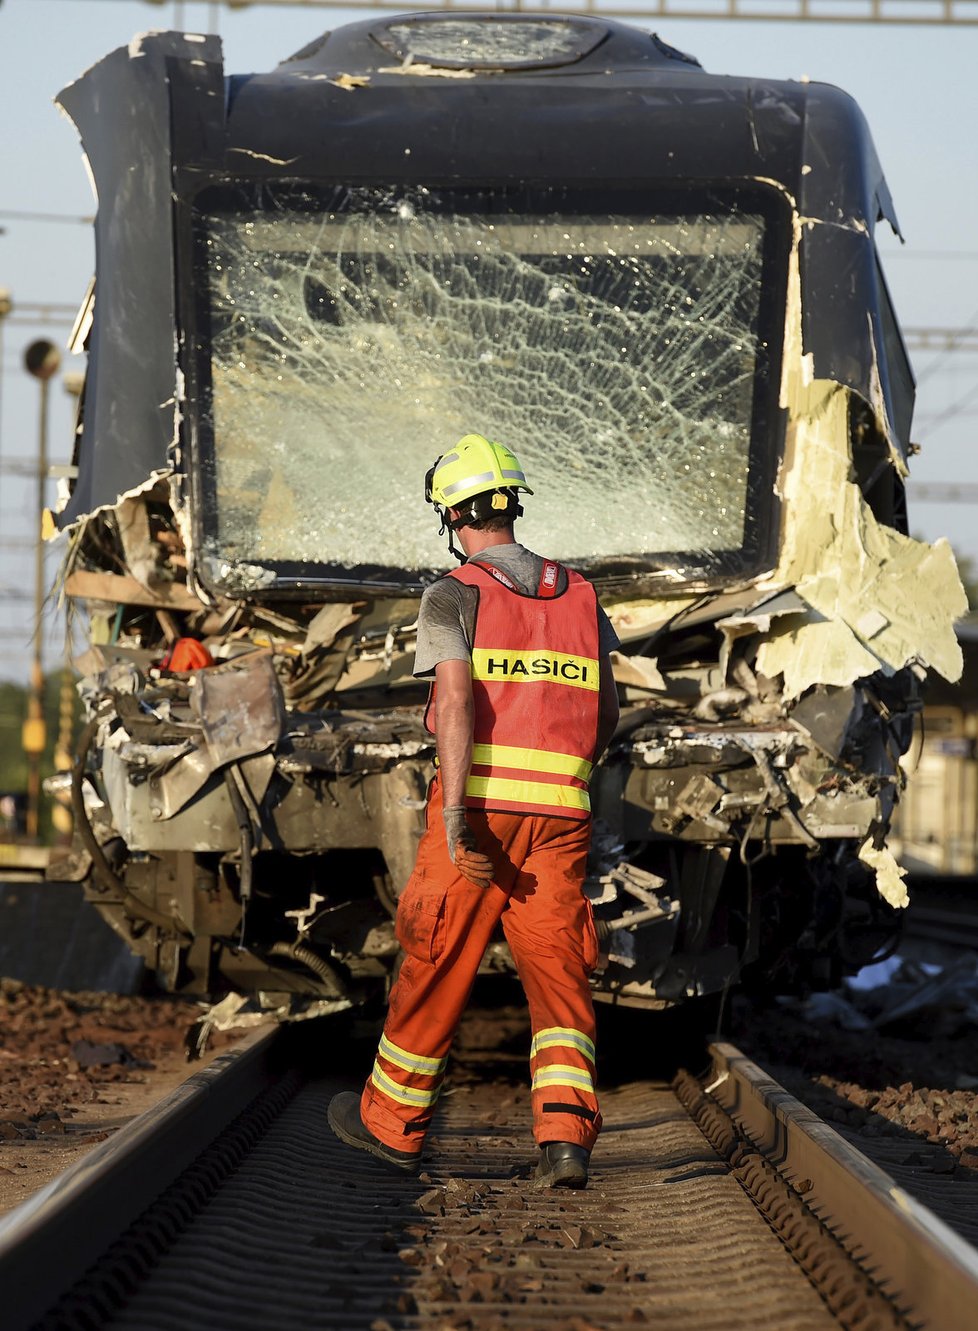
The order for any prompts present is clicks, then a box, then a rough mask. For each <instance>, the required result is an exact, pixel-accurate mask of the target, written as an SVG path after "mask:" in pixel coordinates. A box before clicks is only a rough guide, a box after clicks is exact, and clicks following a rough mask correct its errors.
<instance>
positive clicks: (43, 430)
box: [22, 338, 61, 841]
mask: <svg viewBox="0 0 978 1331" xmlns="http://www.w3.org/2000/svg"><path fill="white" fill-rule="evenodd" d="M60 365H61V353H60V352H59V351H58V348H57V347H56V346H55V345H54V343H53V342H48V341H47V340H46V339H45V338H39V339H38V340H37V341H36V342H32V343H31V344H30V346H29V347H28V348H27V350H26V351H25V352H24V368H25V369H26V370H27V373H28V374H29V375H32V376H33V378H35V379H36V380H37V381H38V385H39V387H40V405H39V411H38V429H37V545H36V547H35V553H34V654H33V658H32V661H31V678H30V690H29V693H28V696H27V719H26V720H25V722H24V729H23V736H22V743H23V747H24V753H25V754H26V756H27V835H28V837H29V838H30V839H31V840H32V841H36V840H37V835H38V829H39V814H40V807H41V755H42V754H43V753H44V746H45V741H46V738H47V736H46V734H45V727H44V668H43V661H42V655H43V646H44V643H43V635H42V632H41V613H42V611H43V609H44V592H45V583H44V538H43V536H42V535H41V529H42V523H43V520H44V487H45V483H46V481H47V476H48V386H49V384H50V382H51V379H52V378H53V377H54V376H55V375H56V374H57V373H58V369H59V367H60Z"/></svg>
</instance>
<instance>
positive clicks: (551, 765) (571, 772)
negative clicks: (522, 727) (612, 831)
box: [472, 744, 591, 781]
mask: <svg viewBox="0 0 978 1331" xmlns="http://www.w3.org/2000/svg"><path fill="white" fill-rule="evenodd" d="M472 761H473V762H474V763H478V764H479V766H480V767H516V768H519V769H520V770H522V771H524V772H552V773H553V774H554V775H555V776H576V777H579V778H580V780H581V781H586V780H587V779H588V777H589V776H590V775H591V764H590V763H589V762H588V760H587V759H586V758H578V757H576V756H575V755H574V754H573V753H548V751H547V750H546V749H521V748H517V747H515V746H514V745H511V744H473V745H472Z"/></svg>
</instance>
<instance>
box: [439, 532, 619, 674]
mask: <svg viewBox="0 0 978 1331" xmlns="http://www.w3.org/2000/svg"><path fill="white" fill-rule="evenodd" d="M473 559H474V560H475V561H476V562H478V563H480V564H492V566H493V567H494V568H498V569H499V570H500V572H502V573H505V574H506V576H507V578H509V579H510V581H512V582H514V583H515V584H516V586H517V587H518V588H519V589H520V591H522V592H525V593H526V594H527V595H530V596H532V595H533V594H534V593H535V592H536V589H537V587H538V586H539V585H540V574H541V573H542V572H543V565H544V560H543V557H542V556H541V555H535V554H534V553H533V551H532V550H527V548H526V546H525V545H515V544H514V545H491V546H490V547H489V548H488V549H487V550H482V551H480V552H479V554H478V555H475V556H473ZM566 587H567V573H566V572H565V570H564V569H563V568H561V570H560V577H559V578H558V580H557V593H558V595H559V594H560V593H561V592H562V591H564V590H565V588H566ZM478 604H479V594H478V592H477V591H476V589H475V588H474V587H468V586H466V584H465V583H464V582H459V580H458V578H439V580H438V581H437V582H435V583H432V585H431V586H430V587H429V588H428V589H427V591H426V592H425V594H424V595H423V596H422V598H421V608H420V609H419V611H418V650H417V655H416V657H415V661H414V674H415V677H416V678H417V679H434V677H435V666H436V665H438V663H439V661H468V660H471V657H472V643H473V641H474V640H475V614H476V609H477V608H478ZM620 645H621V644H620V643H619V641H618V634H617V633H616V632H615V630H614V629H613V628H612V627H611V621H610V620H609V619H608V616H607V615H606V614H605V612H604V611H603V610H602V609H601V606H600V605H599V606H598V650H599V652H600V653H601V655H602V656H604V655H606V654H607V653H608V652H613V651H615V649H616V648H617V647H619V646H620Z"/></svg>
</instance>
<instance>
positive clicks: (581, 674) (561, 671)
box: [472, 647, 599, 692]
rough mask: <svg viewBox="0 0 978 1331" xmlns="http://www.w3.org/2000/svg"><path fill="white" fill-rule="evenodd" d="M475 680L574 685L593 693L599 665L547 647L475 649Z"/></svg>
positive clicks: (588, 658) (585, 658)
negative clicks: (510, 649) (509, 649)
mask: <svg viewBox="0 0 978 1331" xmlns="http://www.w3.org/2000/svg"><path fill="white" fill-rule="evenodd" d="M472 678H473V679H478V680H483V681H485V682H486V683H491V684H571V685H573V687H574V688H576V689H592V690H593V691H594V692H597V690H598V684H599V679H598V663H597V661H596V660H595V659H594V658H593V657H590V656H569V655H568V654H567V653H566V652H551V651H549V650H548V649H547V648H545V647H531V648H530V649H529V650H528V651H507V650H504V649H502V648H496V647H474V648H473V649H472Z"/></svg>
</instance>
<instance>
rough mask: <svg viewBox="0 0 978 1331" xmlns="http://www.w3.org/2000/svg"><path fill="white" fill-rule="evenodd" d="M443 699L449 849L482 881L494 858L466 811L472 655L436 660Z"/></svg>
mask: <svg viewBox="0 0 978 1331" xmlns="http://www.w3.org/2000/svg"><path fill="white" fill-rule="evenodd" d="M435 682H436V684H437V686H438V702H437V705H436V707H435V745H436V747H437V749H438V767H439V773H440V779H441V788H442V801H443V810H442V816H443V817H444V819H445V837H446V839H447V841H448V853H449V855H451V857H452V860H453V862H454V864H455V867H456V868H457V869H458V871H459V873H460V874H462V876H463V877H464V878H467V879H468V880H469V882H470V883H474V884H475V885H476V886H477V887H483V888H485V887H488V886H489V884H490V883H491V882H492V861H491V860H490V859H489V857H488V855H483V854H482V853H481V852H480V851H478V850H477V849H476V840H475V834H474V833H473V831H472V828H471V827H470V826H469V823H468V818H467V817H466V813H465V782H466V779H467V778H468V775H469V768H470V767H471V766H472V723H473V718H474V715H475V708H474V705H473V702H472V668H471V665H470V664H469V662H468V661H440V662H439V663H438V665H437V666H435Z"/></svg>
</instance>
